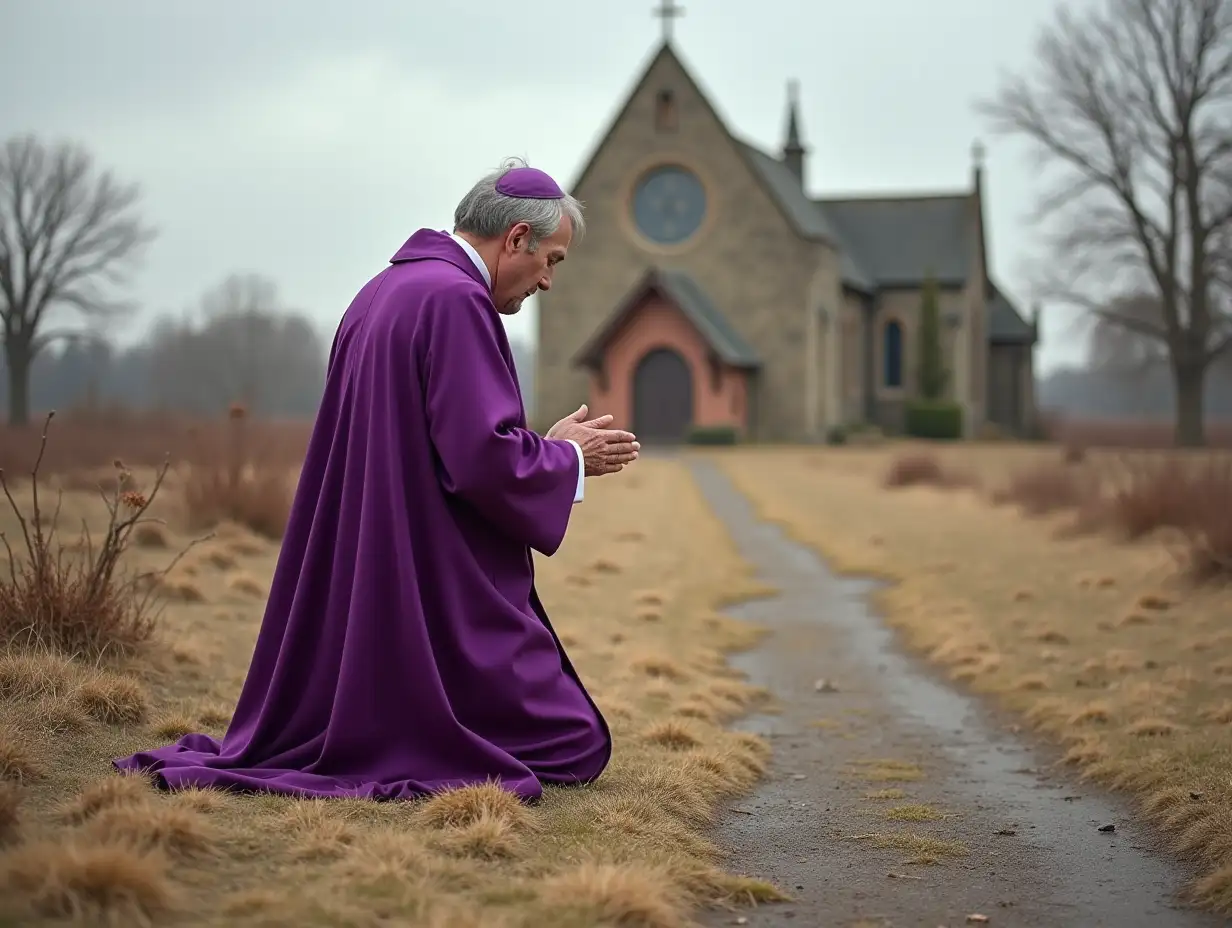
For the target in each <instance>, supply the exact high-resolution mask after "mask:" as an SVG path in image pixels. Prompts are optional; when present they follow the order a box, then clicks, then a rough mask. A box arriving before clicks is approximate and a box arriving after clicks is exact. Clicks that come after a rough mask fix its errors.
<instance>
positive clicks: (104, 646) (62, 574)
mask: <svg viewBox="0 0 1232 928" xmlns="http://www.w3.org/2000/svg"><path fill="white" fill-rule="evenodd" d="M54 415H55V413H51V414H49V415H48V416H47V419H46V420H45V422H44V425H43V432H42V437H41V441H40V445H39V455H38V457H37V458H36V459H35V462H34V467H33V469H32V471H31V475H30V497H31V507H30V512H29V513H28V514H26V513H23V511H22V507H21V506H19V505H18V503H17V500H16V499H15V498H14V497H13V490H12V487H11V486H10V485H9V483H8V481H7V480H6V478H5V474H4V471H2V470H0V490H3V492H4V495H5V497H6V499H7V500H8V503H9V506H10V507H11V509H12V512H13V514H14V515H15V516H16V517H17V524H18V530H19V532H20V534H21V538H20V541H21V542H22V543H24V555H25V556H24V557H23V558H20V559H19V558H18V556H17V554H16V553H15V552H14V550H13V547H12V545H11V544H10V542H9V539H8V538H7V537H6V536H5V535H4V533H2V532H0V543H2V544H3V545H4V548H5V550H6V552H7V554H8V558H9V569H8V576H7V577H2V576H0V645H10V644H19V645H21V646H23V647H35V648H50V649H53V650H57V651H60V652H62V653H65V654H71V655H85V656H92V657H96V656H98V655H101V654H104V653H109V652H119V653H127V652H131V651H133V650H135V649H136V648H139V647H140V646H141V645H143V644H144V643H145V642H146V641H147V640H148V639H149V637H150V635H151V634H152V633H153V631H154V625H155V622H156V620H157V618H158V613H159V611H160V606H161V600H159V599H158V597H157V595H156V585H155V584H152V583H151V582H150V580H151V578H155V579H156V578H157V577H158V576H160V575H159V574H150V573H140V574H139V573H136V572H134V571H129V570H125V569H122V566H121V561H122V559H123V557H124V554H125V552H126V551H127V550H128V547H129V542H130V539H131V536H132V533H133V531H134V529H135V528H136V527H138V526H139V525H142V524H144V523H147V522H150V521H151V520H150V519H148V518H147V517H146V512H147V510H148V509H149V508H150V505H151V504H152V503H153V502H154V499H155V497H156V496H157V495H158V490H159V488H160V487H161V486H162V481H163V478H164V477H165V476H166V473H167V468H168V465H167V464H164V465H163V468H162V469H161V470H160V471H159V472H158V476H157V478H156V479H155V481H154V484H153V485H152V486H151V488H150V491H149V493H148V494H146V493H142V492H140V491H138V490H136V489H134V485H133V484H132V476H131V474H130V472H129V471H128V469H127V468H126V467H125V466H124V464H123V463H122V462H120V461H116V462H115V470H116V484H115V488H114V489H113V490H112V491H111V492H110V493H107V492H105V491H103V490H100V491H99V495H100V496H101V497H102V499H103V502H104V503H105V504H106V506H107V512H108V522H107V530H106V533H105V535H104V536H103V538H102V540H101V542H100V544H99V545H98V547H97V548H96V547H95V545H94V540H93V538H92V537H91V535H90V532H89V530H88V529H86V528H84V527H83V528H82V530H81V533H80V535H79V537H78V539H77V540H76V541H75V542H72V543H68V544H66V543H62V542H61V541H60V540H59V537H58V534H57V529H56V527H55V526H56V522H57V521H58V516H59V513H60V504H61V495H60V494H58V495H57V500H56V506H55V509H54V511H53V512H52V513H51V515H50V518H49V517H48V512H47V511H46V509H45V507H44V504H43V500H42V498H41V496H40V493H39V477H40V474H39V469H40V466H41V465H42V462H43V451H44V450H45V449H46V447H47V433H48V430H49V428H50V426H51V420H52V418H53V417H54ZM190 547H191V545H190ZM185 550H187V549H185ZM183 553H184V552H181V555H182V554H183ZM178 560H179V556H177V557H176V558H175V559H174V560H173V561H172V562H171V564H170V565H168V567H167V568H166V570H170V569H171V567H172V566H174V565H175V563H176V562H177V561H178ZM165 572H166V571H164V572H163V573H165Z"/></svg>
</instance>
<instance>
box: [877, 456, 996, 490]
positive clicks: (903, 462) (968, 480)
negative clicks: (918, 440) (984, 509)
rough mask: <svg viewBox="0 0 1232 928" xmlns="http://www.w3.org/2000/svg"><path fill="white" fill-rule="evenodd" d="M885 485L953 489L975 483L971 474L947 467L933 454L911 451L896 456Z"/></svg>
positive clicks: (890, 486)
mask: <svg viewBox="0 0 1232 928" xmlns="http://www.w3.org/2000/svg"><path fill="white" fill-rule="evenodd" d="M883 483H884V486H886V487H887V488H890V489H900V488H903V487H936V488H938V489H942V490H953V489H958V488H961V487H970V486H974V485H975V478H974V477H973V476H972V475H971V474H967V473H963V472H961V471H957V470H954V469H953V468H949V467H946V466H945V465H943V464H942V463H941V462H940V461H939V460H937V458H936V457H934V456H933V455H931V454H923V453H919V452H916V453H911V454H901V455H899V456H898V457H896V458H895V459H894V461H893V463H892V464H891V465H890V469H889V470H888V471H887V472H886V475H885V480H884V482H883Z"/></svg>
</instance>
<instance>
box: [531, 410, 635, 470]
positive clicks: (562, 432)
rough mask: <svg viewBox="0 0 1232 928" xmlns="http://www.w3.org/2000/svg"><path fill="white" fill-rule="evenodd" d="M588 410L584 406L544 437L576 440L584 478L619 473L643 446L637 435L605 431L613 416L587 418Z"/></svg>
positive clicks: (620, 431) (557, 424)
mask: <svg viewBox="0 0 1232 928" xmlns="http://www.w3.org/2000/svg"><path fill="white" fill-rule="evenodd" d="M587 411H588V410H587V409H586V404H585V403H583V404H582V405H581V406H579V407H578V409H577V412H575V413H573V414H572V415H569V416H565V418H563V419H561V420H560V421H559V422H557V423H556V424H555V425H554V426H552V427H551V428H550V429H549V430H548V434H547V437H548V438H557V439H561V440H562V441H576V442H577V443H578V446H579V447H580V448H581V449H582V459H583V461H584V462H585V464H586V471H585V472H586V476H587V477H599V476H602V475H603V474H615V473H619V472H620V471H622V470H624V466H625V465H626V464H631V463H633V462H634V461H636V460H637V453H638V451H639V450H640V449H641V447H642V446H641V443H640V442H638V440H637V436H636V435H634V434H633V433H632V432H625V431H623V430H621V429H611V428H608V426H609V425H611V424H612V420H613V417H612V416H599V417H598V418H597V419H587V418H586V413H587Z"/></svg>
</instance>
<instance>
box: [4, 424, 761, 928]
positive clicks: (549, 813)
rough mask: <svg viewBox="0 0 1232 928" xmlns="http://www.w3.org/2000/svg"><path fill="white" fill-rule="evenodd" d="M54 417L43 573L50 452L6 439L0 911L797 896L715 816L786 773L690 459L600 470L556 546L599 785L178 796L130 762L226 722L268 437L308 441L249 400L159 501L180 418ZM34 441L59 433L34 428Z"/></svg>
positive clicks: (488, 907) (244, 657) (254, 602)
mask: <svg viewBox="0 0 1232 928" xmlns="http://www.w3.org/2000/svg"><path fill="white" fill-rule="evenodd" d="M58 427H60V424H59V423H55V424H53V426H52V430H51V439H50V449H51V450H49V452H48V458H47V462H45V467H44V469H43V470H42V471H41V474H42V477H41V480H40V483H41V487H42V490H41V494H40V510H41V513H42V518H41V520H39V521H40V522H41V531H43V532H47V531H50V530H51V529H52V528H54V529H56V531H57V533H58V534H57V535H56V536H54V537H53V538H52V539H51V540H50V541H49V542H47V543H46V544H41V543H40V542H39V540H38V536H37V535H35V536H34V537H33V541H32V545H33V548H34V550H35V551H36V552H38V551H40V550H45V551H47V552H48V553H49V556H48V557H45V558H43V560H42V563H43V569H42V570H41V571H40V570H37V569H33V568H32V566H31V565H32V564H36V563H38V562H39V560H40V559H39V558H38V557H35V558H34V559H33V560H32V559H31V558H30V557H29V556H28V555H27V553H26V551H27V549H26V546H25V541H24V534H23V532H26V531H28V532H31V533H34V532H35V530H36V523H35V521H34V520H32V519H31V516H32V502H31V484H30V482H29V481H28V480H26V481H24V482H23V481H20V480H18V479H17V477H16V476H15V472H14V468H15V467H21V468H26V467H28V466H29V464H30V463H31V459H32V452H33V451H35V450H37V447H34V448H30V447H26V446H24V445H23V449H24V450H22V451H18V450H17V449H16V447H15V445H14V444H13V443H12V438H13V436H12V435H6V436H4V440H5V442H6V446H5V449H4V453H5V455H7V456H8V458H9V460H8V464H9V470H8V471H7V473H6V475H5V476H6V480H7V483H8V486H9V488H10V490H11V491H12V494H13V497H14V500H15V502H16V507H17V512H20V513H21V514H22V516H23V517H24V518H25V520H26V522H25V525H24V527H23V525H21V524H19V522H18V519H17V518H16V515H15V513H14V512H12V511H7V510H6V509H5V508H4V507H3V505H2V504H3V502H4V501H3V500H0V531H3V532H4V534H5V537H6V540H7V542H8V543H9V544H10V545H11V546H12V549H13V551H14V557H13V561H14V562H15V567H14V570H15V572H14V573H10V572H9V564H8V563H7V559H6V558H5V557H4V556H3V555H0V635H2V636H3V642H2V643H3V645H4V649H3V651H0V845H2V848H0V924H21V925H44V924H46V925H51V924H63V923H67V922H74V923H86V924H107V925H114V926H120V925H123V926H129V925H145V924H157V925H160V926H164V925H166V926H174V925H219V926H222V925H228V926H231V925H235V926H256V925H261V926H296V928H299V926H312V925H321V926H326V925H329V926H368V925H378V924H391V923H394V924H399V925H408V926H419V925H423V926H441V928H445V926H448V928H466V926H468V925H474V926H479V925H482V926H484V928H502V926H510V928H512V926H531V925H533V926H545V928H550V926H553V925H557V926H562V928H564V926H569V928H581V926H585V925H592V924H594V925H598V924H604V925H615V924H619V925H626V926H645V928H672V926H680V925H687V924H690V918H691V916H690V913H691V912H692V911H693V910H695V909H696V908H698V907H700V906H704V905H711V904H717V905H733V906H737V905H742V904H749V903H751V902H755V901H759V900H766V899H770V898H775V897H776V896H777V892H776V890H775V889H774V888H773V887H771V886H768V885H766V884H764V883H760V882H758V881H756V880H752V879H748V878H744V877H741V876H738V875H733V874H731V873H729V872H726V871H725V869H724V864H723V861H722V859H721V855H720V853H719V851H718V849H717V848H716V847H715V846H714V845H713V844H712V843H710V842H709V841H708V840H707V838H706V837H705V832H706V831H707V829H708V826H709V825H710V823H711V822H712V820H713V818H714V816H715V814H716V812H717V810H718V808H719V806H720V804H721V803H722V802H723V801H724V799H725V798H726V797H730V796H733V795H736V794H739V793H741V792H742V791H744V790H746V789H747V788H749V787H750V786H751V785H752V784H753V783H754V782H755V781H756V780H757V778H758V777H759V776H760V775H761V773H762V771H763V769H764V765H765V763H766V760H767V755H768V750H767V747H766V745H765V744H764V743H763V742H761V741H760V740H759V739H757V738H754V737H752V736H749V735H745V734H739V733H735V732H731V731H729V730H728V729H727V728H726V727H725V723H727V722H728V721H729V720H731V719H733V718H735V717H737V716H739V715H741V714H743V713H745V712H746V711H747V710H748V709H749V708H750V707H751V706H752V705H754V704H756V703H758V702H759V701H761V700H763V699H764V698H765V694H764V693H762V692H759V691H758V690H756V689H754V688H752V687H750V686H748V685H747V684H745V683H743V682H741V680H740V679H738V678H737V676H735V675H734V674H733V672H732V671H731V670H730V669H729V668H728V666H727V664H726V662H725V658H724V655H725V652H727V651H729V650H731V649H733V648H741V647H746V646H748V645H749V644H751V643H752V642H753V641H754V640H755V639H756V633H755V632H754V631H753V630H751V629H750V628H749V627H747V626H743V625H741V624H739V623H736V622H734V621H732V620H729V619H727V618H724V617H722V616H720V615H719V614H718V613H717V612H716V607H717V606H718V605H720V604H721V603H723V602H724V601H728V600H736V599H740V598H743V597H745V596H748V595H752V594H753V593H755V592H758V591H757V590H755V589H754V588H753V586H752V585H751V583H750V581H749V580H748V579H747V577H748V573H747V571H746V569H745V566H744V565H743V563H742V562H741V561H740V560H739V559H738V557H737V556H736V554H735V553H734V550H733V548H732V547H731V546H730V543H729V541H728V539H727V536H726V535H725V534H724V532H723V531H722V528H721V526H720V525H719V524H718V523H717V522H716V520H715V518H714V517H713V516H712V515H711V513H710V512H709V511H708V510H707V508H706V506H705V504H704V502H703V501H702V499H701V498H700V496H699V495H698V493H697V491H696V490H695V488H694V486H693V485H692V482H691V480H690V477H689V475H688V472H687V470H686V469H685V468H684V467H683V465H680V464H677V463H672V462H666V461H649V460H647V461H643V462H640V463H639V464H638V466H637V467H636V468H635V469H634V470H633V471H632V472H629V473H627V474H624V475H621V476H619V477H612V478H605V479H604V480H600V481H592V482H590V484H588V496H587V500H586V502H585V503H584V504H583V506H581V507H579V508H578V510H577V511H576V514H575V517H574V524H573V525H572V526H571V528H570V534H569V537H568V539H567V541H566V543H565V546H564V548H563V549H562V550H561V551H560V552H559V553H558V555H557V556H556V557H554V558H551V559H542V560H541V561H540V567H539V582H540V587H541V590H542V592H543V595H544V599H545V602H546V605H547V607H548V609H549V611H550V612H551V614H552V616H553V619H554V622H555V624H556V626H557V629H558V631H559V632H560V634H561V636H562V640H563V641H565V643H566V645H567V647H568V648H569V651H570V655H571V657H572V658H573V660H574V663H575V665H576V666H577V668H578V670H579V672H580V673H581V674H582V676H583V678H584V679H585V680H586V682H587V684H588V686H589V687H590V689H591V692H592V694H593V695H594V696H595V698H596V700H597V702H598V703H599V704H600V706H601V707H602V708H603V710H604V712H605V714H606V716H607V718H608V720H609V722H610V723H611V726H612V729H613V732H614V737H615V741H616V749H615V754H614V759H613V762H612V765H611V767H610V768H609V770H608V772H607V773H606V774H605V775H604V776H603V777H602V778H601V779H600V780H599V781H598V782H597V783H596V784H595V785H593V786H592V787H589V788H585V789H572V790H570V789H549V790H548V792H547V794H546V797H545V799H544V801H543V802H542V803H541V804H540V805H538V806H535V807H525V806H522V805H520V804H518V803H517V802H516V801H513V800H512V799H511V798H510V797H509V796H508V794H505V793H502V792H500V791H498V790H496V789H495V788H487V787H485V788H473V789H466V790H459V791H456V792H452V793H445V794H441V795H438V796H436V797H433V798H431V799H428V800H423V801H418V802H413V803H368V802H359V801H354V802H353V801H349V800H348V801H304V800H296V799H291V798H285V797H277V796H272V795H235V794H226V793H215V792H204V791H193V792H184V793H176V794H165V793H160V792H158V791H156V790H155V789H153V788H152V787H151V786H150V784H149V783H148V782H147V781H146V780H144V779H142V778H133V777H122V776H120V775H118V774H116V773H114V772H113V770H112V768H111V766H110V760H111V759H112V758H115V757H120V756H124V755H127V754H129V753H131V752H134V751H137V750H140V749H144V748H152V747H155V746H158V745H161V744H164V743H166V742H167V741H169V740H172V739H175V738H177V737H178V736H180V735H182V734H184V733H186V732H191V731H205V732H208V733H210V734H213V735H215V736H220V735H221V734H222V733H223V732H224V731H225V729H226V727H227V723H228V718H229V713H230V711H231V707H232V706H233V704H234V700H235V698H236V696H237V695H238V692H239V689H240V685H241V682H242V679H243V675H244V673H245V671H246V669H247V664H248V660H249V657H250V653H251V648H252V645H253V642H254V640H255V636H256V632H257V627H258V624H259V622H260V618H261V613H262V608H263V597H264V594H265V591H266V587H267V584H268V582H269V578H270V575H271V571H272V569H273V566H274V563H275V559H276V556H277V541H276V539H277V537H278V536H279V534H280V526H279V522H278V520H279V518H285V510H286V504H287V500H288V497H289V493H290V490H291V487H292V482H293V479H294V471H293V469H291V466H290V465H288V463H287V462H286V460H285V459H283V457H282V455H283V452H279V453H278V454H266V456H265V457H262V454H265V453H266V452H265V449H266V448H267V447H268V446H269V445H277V446H278V447H280V448H282V449H285V448H287V447H290V446H292V445H293V444H294V440H285V441H282V442H281V444H280V443H279V441H275V440H273V439H267V438H266V436H265V433H263V432H262V431H261V430H260V429H259V428H257V427H256V426H255V424H251V423H247V422H246V420H245V417H244V416H243V413H242V410H241V411H236V414H235V418H234V419H233V420H232V422H231V424H230V425H229V426H226V427H225V428H224V429H223V430H222V431H221V432H219V434H218V436H217V440H216V442H215V444H217V443H218V442H222V443H224V444H225V443H226V442H232V441H234V442H237V444H234V445H231V446H229V447H231V448H232V452H231V453H232V454H241V457H242V460H240V461H239V463H238V464H237V462H236V459H235V458H234V457H232V458H229V459H228V458H227V457H226V455H224V456H223V458H222V459H221V463H219V462H218V461H212V460H208V461H202V460H198V461H196V462H195V463H194V466H192V467H190V468H187V469H180V468H173V469H172V470H171V471H170V472H169V473H168V475H167V478H166V481H165V482H164V483H163V484H162V485H161V486H160V487H158V488H157V490H158V492H157V494H156V495H155V493H154V490H155V486H156V482H155V474H154V471H153V470H151V468H150V465H151V464H154V463H156V462H157V460H158V457H159V455H160V454H161V451H162V448H161V445H164V444H166V443H167V442H168V440H169V439H168V437H167V435H166V434H164V435H162V436H155V437H153V438H150V437H149V436H147V437H146V439H144V444H142V445H141V447H140V448H139V449H138V450H137V451H134V452H132V454H131V455H130V458H131V459H126V460H125V462H124V463H123V464H120V463H119V462H117V463H116V464H115V465H111V464H108V463H107V462H108V461H109V460H110V458H111V457H112V456H114V455H115V454H120V455H121V456H124V455H125V454H126V453H127V452H126V451H125V447H124V443H123V440H124V438H125V437H126V433H125V432H124V431H123V430H121V431H120V432H119V433H117V434H116V435H115V436H114V437H113V439H112V440H111V441H110V443H109V442H108V439H107V437H106V436H105V435H104V434H102V433H97V434H96V433H91V434H90V436H89V437H86V438H83V437H82V435H84V434H85V432H82V431H78V432H76V433H74V431H73V425H72V423H65V424H64V425H63V427H62V428H61V431H60V432H57V431H56V429H57V428H58ZM249 430H251V434H248V431H249ZM24 437H25V438H26V439H29V438H31V437H32V438H33V440H34V444H35V446H37V438H38V434H37V431H36V432H33V433H27V434H26V435H25V436H24ZM129 437H132V436H131V435H130V436H129ZM160 439H161V441H160ZM134 444H136V442H134ZM236 448H239V449H241V450H240V451H236V450H235V449H236ZM167 450H171V449H167ZM23 454H24V455H26V457H21V455H23ZM15 462H16V463H15ZM99 464H102V465H103V467H102V469H101V470H97V469H96V468H97V466H98V465H99ZM92 484H93V485H94V489H93V491H91V490H90V489H89V488H90V486H91V485H92ZM99 484H101V485H102V487H103V490H104V492H103V493H102V497H104V498H105V499H104V498H100V494H99V492H98V488H97V487H98V485H99ZM60 490H62V491H63V493H62V496H61V494H60V492H59V491H60ZM107 500H109V501H110V506H111V507H112V508H114V509H115V511H116V515H115V516H114V517H113V516H110V515H109V513H108V505H106V504H105V501H107ZM147 504H148V505H149V508H148V510H144V513H143V508H142V507H144V506H146V505H147ZM57 508H58V513H57ZM137 513H143V515H142V516H141V521H138V522H137V523H133V521H132V520H133V518H134V517H135V514H137ZM280 514H281V515H280ZM147 518H148V519H157V520H160V521H161V523H165V524H160V523H159V522H145V521H144V520H145V519H147ZM109 522H110V523H111V526H112V529H113V532H112V533H111V534H108V529H107V527H108V524H109ZM83 524H84V525H87V526H89V528H90V530H91V536H92V542H93V544H92V547H91V548H89V549H85V548H84V547H83V546H82V545H79V544H78V543H77V539H78V537H79V535H80V528H81V526H82V525H83ZM203 533H208V537H205V538H204V540H198V539H201V537H202V534H203ZM108 539H111V541H110V542H108ZM194 541H195V542H196V543H194ZM108 544H110V547H108ZM0 551H3V548H0ZM108 551H110V552H111V553H113V554H116V555H117V561H116V564H115V566H114V569H113V570H112V571H111V572H108V571H104V570H101V568H100V564H101V563H102V561H103V560H105V553H106V552H108ZM180 552H184V553H183V556H182V557H181V558H180V559H179V560H178V561H177V562H176V563H175V564H174V566H173V567H172V568H171V569H170V570H169V571H167V572H166V573H164V572H163V571H164V568H165V567H166V566H167V565H168V563H170V562H171V561H173V560H174V559H175V557H176V556H177V554H179V553H180ZM75 565H84V566H85V567H86V568H87V569H86V570H85V572H84V573H75V572H74V571H76V566H75ZM23 570H24V571H25V572H24V573H23V572H22V571H23ZM134 572H136V573H138V574H144V575H145V576H139V577H135V578H134ZM99 577H103V578H104V581H103V582H102V583H101V586H100V585H99V584H98V583H95V582H94V581H95V580H97V579H98V578H99ZM152 591H153V592H154V593H156V594H157V595H156V597H155V598H154V599H148V598H146V597H147V594H149V593H151V592H152ZM143 604H144V607H145V608H143ZM149 607H154V611H151V609H150V608H149ZM159 608H161V609H162V611H161V614H158V613H157V609H159ZM407 711H408V712H413V709H412V708H410V707H408V709H407ZM407 723H408V724H413V719H412V718H411V717H409V716H408V719H407Z"/></svg>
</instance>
